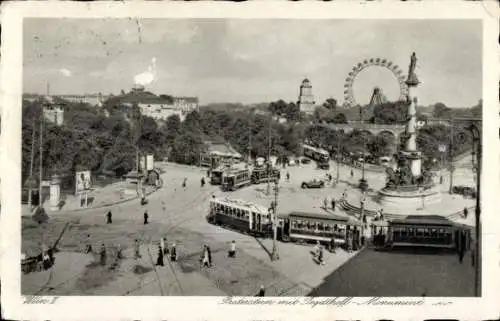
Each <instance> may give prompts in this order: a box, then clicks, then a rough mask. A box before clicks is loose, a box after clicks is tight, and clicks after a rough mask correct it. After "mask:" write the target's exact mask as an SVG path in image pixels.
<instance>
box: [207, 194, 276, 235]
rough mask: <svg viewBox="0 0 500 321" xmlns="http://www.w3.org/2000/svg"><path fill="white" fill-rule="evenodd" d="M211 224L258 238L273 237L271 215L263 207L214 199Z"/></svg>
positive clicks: (209, 216) (239, 201) (210, 217)
mask: <svg viewBox="0 0 500 321" xmlns="http://www.w3.org/2000/svg"><path fill="white" fill-rule="evenodd" d="M207 219H208V221H209V222H211V223H213V224H216V225H223V226H226V227H229V228H232V229H235V230H238V231H241V232H245V233H249V234H252V235H257V236H269V235H272V222H271V215H270V214H269V211H268V209H266V208H265V207H263V206H260V205H257V204H253V203H250V202H244V201H241V200H232V199H227V198H225V199H212V200H211V201H210V212H209V214H208V216H207Z"/></svg>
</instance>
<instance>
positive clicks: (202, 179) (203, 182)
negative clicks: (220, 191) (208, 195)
mask: <svg viewBox="0 0 500 321" xmlns="http://www.w3.org/2000/svg"><path fill="white" fill-rule="evenodd" d="M201 187H205V178H204V177H202V178H201Z"/></svg>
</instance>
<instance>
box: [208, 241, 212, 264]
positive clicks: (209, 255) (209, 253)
mask: <svg viewBox="0 0 500 321" xmlns="http://www.w3.org/2000/svg"><path fill="white" fill-rule="evenodd" d="M207 254H208V266H212V249H211V248H210V246H209V245H207Z"/></svg>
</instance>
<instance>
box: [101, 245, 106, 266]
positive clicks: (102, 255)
mask: <svg viewBox="0 0 500 321" xmlns="http://www.w3.org/2000/svg"><path fill="white" fill-rule="evenodd" d="M99 255H100V263H101V265H106V258H107V254H106V246H105V245H104V243H102V244H101V251H100V252H99Z"/></svg>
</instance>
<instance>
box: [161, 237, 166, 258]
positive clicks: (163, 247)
mask: <svg viewBox="0 0 500 321" xmlns="http://www.w3.org/2000/svg"><path fill="white" fill-rule="evenodd" d="M160 248H161V252H162V253H163V254H165V253H166V251H165V238H163V237H160Z"/></svg>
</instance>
